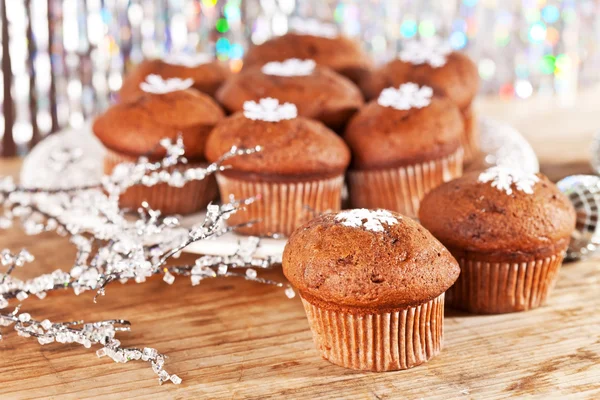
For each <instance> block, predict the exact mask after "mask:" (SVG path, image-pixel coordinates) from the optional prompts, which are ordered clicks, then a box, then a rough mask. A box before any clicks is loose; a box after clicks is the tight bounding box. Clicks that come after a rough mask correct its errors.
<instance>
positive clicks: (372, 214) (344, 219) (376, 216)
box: [335, 208, 398, 232]
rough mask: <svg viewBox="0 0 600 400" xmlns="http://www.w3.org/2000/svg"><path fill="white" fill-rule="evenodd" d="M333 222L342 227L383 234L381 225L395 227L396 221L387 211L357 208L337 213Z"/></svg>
mask: <svg viewBox="0 0 600 400" xmlns="http://www.w3.org/2000/svg"><path fill="white" fill-rule="evenodd" d="M335 220H336V221H337V222H340V223H341V224H342V225H344V226H350V227H353V228H365V229H366V230H368V231H371V232H383V230H384V228H383V224H385V225H396V224H397V223H398V219H397V218H396V217H394V216H393V215H392V213H391V212H389V211H387V210H368V209H366V208H357V209H354V210H347V211H342V212H340V213H338V214H337V215H336V216H335Z"/></svg>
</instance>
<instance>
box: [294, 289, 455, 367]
mask: <svg viewBox="0 0 600 400" xmlns="http://www.w3.org/2000/svg"><path fill="white" fill-rule="evenodd" d="M301 296H302V295H301ZM302 303H303V304H304V310H305V311H306V315H307V316H308V322H309V325H310V327H311V330H312V333H313V338H314V341H315V344H316V346H317V348H318V349H319V352H320V353H321V356H323V358H325V359H326V360H328V361H330V362H332V363H333V364H336V365H339V366H342V367H345V368H351V369H356V370H363V371H377V372H382V371H396V370H401V369H408V368H412V367H414V366H417V365H419V364H422V363H424V362H426V361H428V360H429V359H431V358H432V357H433V356H435V355H436V354H438V353H439V352H440V350H441V349H442V341H443V333H444V294H443V293H442V294H441V295H440V296H438V297H436V298H435V299H433V300H430V301H428V302H427V303H423V304H421V305H419V306H416V307H410V308H407V309H404V310H399V311H395V312H389V313H381V314H352V313H345V312H340V311H335V310H328V309H324V308H321V307H319V306H318V305H315V304H311V303H310V302H309V301H308V300H306V299H304V298H302Z"/></svg>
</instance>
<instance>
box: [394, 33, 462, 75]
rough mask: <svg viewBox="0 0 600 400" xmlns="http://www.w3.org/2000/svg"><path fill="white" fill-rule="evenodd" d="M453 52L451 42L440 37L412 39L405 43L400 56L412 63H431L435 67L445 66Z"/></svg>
mask: <svg viewBox="0 0 600 400" xmlns="http://www.w3.org/2000/svg"><path fill="white" fill-rule="evenodd" d="M451 52H452V48H451V47H450V44H448V43H447V42H443V41H441V40H439V39H438V38H431V39H428V40H421V41H419V40H411V41H409V42H406V43H405V44H404V47H403V49H402V51H401V52H400V54H399V55H398V58H399V59H401V60H402V61H404V62H409V63H411V64H415V65H419V64H429V65H431V66H432V67H433V68H439V67H443V66H444V65H445V64H446V56H447V55H448V54H450V53H451Z"/></svg>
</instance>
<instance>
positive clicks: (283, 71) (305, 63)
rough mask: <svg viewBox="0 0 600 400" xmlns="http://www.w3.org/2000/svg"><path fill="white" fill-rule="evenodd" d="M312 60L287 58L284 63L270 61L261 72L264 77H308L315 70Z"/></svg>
mask: <svg viewBox="0 0 600 400" xmlns="http://www.w3.org/2000/svg"><path fill="white" fill-rule="evenodd" d="M315 66H316V63H315V62H314V60H300V59H298V58H288V59H287V60H285V61H282V62H277V61H272V62H270V63H266V64H265V65H264V66H263V67H262V69H261V71H262V73H263V74H265V75H275V76H308V75H310V74H312V73H313V71H314V70H315Z"/></svg>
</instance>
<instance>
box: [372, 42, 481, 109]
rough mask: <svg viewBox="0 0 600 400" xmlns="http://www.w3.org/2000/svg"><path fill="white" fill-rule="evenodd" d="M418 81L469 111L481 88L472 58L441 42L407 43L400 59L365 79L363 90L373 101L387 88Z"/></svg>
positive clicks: (400, 54) (399, 56)
mask: <svg viewBox="0 0 600 400" xmlns="http://www.w3.org/2000/svg"><path fill="white" fill-rule="evenodd" d="M406 82H416V83H418V84H421V85H427V86H430V87H432V88H433V90H434V91H435V93H438V94H442V95H444V96H446V97H449V98H450V99H451V100H452V101H454V103H456V105H457V106H458V107H459V108H460V109H461V110H463V109H466V108H468V107H469V106H470V105H471V102H472V101H473V99H474V98H475V95H476V94H477V90H478V89H479V73H478V71H477V67H476V66H475V64H474V63H473V61H471V59H470V58H469V57H468V56H466V55H464V54H462V53H458V52H454V51H451V49H450V48H449V46H447V45H444V44H441V43H436V42H434V43H425V42H418V41H412V42H407V44H406V45H405V48H404V50H403V51H401V52H400V53H399V55H398V58H396V59H394V60H392V61H390V62H388V63H387V64H385V65H383V66H381V67H380V68H378V69H377V70H375V71H373V72H372V73H371V74H370V75H369V76H368V77H367V78H365V79H364V80H363V81H362V83H361V87H362V89H363V92H364V94H365V97H366V98H367V99H373V98H375V97H377V96H378V95H379V93H380V92H381V91H382V90H383V89H384V88H386V87H389V86H394V87H397V86H398V85H400V84H402V83H406Z"/></svg>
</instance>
